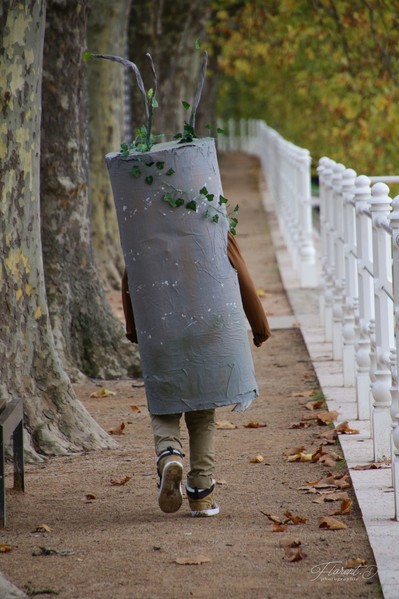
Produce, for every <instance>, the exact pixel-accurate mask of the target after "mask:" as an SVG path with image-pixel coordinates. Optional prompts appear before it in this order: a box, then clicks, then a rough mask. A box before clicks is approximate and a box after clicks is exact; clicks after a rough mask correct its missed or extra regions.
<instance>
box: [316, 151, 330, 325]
mask: <svg viewBox="0 0 399 599" xmlns="http://www.w3.org/2000/svg"><path fill="white" fill-rule="evenodd" d="M328 163H329V158H327V157H326V156H323V157H322V158H320V160H319V166H318V167H317V174H318V177H319V222H320V264H321V273H320V286H321V292H320V295H319V319H320V321H319V322H320V326H322V327H324V323H325V311H324V308H325V285H326V268H327V249H326V246H327V239H326V226H327V225H326V197H325V196H326V190H325V182H324V173H325V171H326V170H327V169H328Z"/></svg>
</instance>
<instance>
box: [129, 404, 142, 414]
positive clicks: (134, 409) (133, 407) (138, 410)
mask: <svg viewBox="0 0 399 599" xmlns="http://www.w3.org/2000/svg"><path fill="white" fill-rule="evenodd" d="M130 409H131V410H132V412H134V413H135V414H140V412H141V409H140V408H139V406H136V404H135V403H132V404H130Z"/></svg>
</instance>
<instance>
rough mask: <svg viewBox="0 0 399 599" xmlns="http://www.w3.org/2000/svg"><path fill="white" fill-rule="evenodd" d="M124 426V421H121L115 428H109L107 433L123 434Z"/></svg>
mask: <svg viewBox="0 0 399 599" xmlns="http://www.w3.org/2000/svg"><path fill="white" fill-rule="evenodd" d="M125 428H126V424H125V423H124V422H121V423H120V425H119V426H118V427H116V428H111V429H110V430H109V431H108V433H109V434H110V435H124V434H125V433H124V431H125Z"/></svg>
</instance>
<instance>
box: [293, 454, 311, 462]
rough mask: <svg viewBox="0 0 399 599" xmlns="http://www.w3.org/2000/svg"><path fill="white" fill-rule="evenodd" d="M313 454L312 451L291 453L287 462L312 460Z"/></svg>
mask: <svg viewBox="0 0 399 599" xmlns="http://www.w3.org/2000/svg"><path fill="white" fill-rule="evenodd" d="M311 461H312V454H311V453H303V452H301V453H296V454H295V455H289V456H288V458H287V462H311Z"/></svg>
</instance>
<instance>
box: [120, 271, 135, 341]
mask: <svg viewBox="0 0 399 599" xmlns="http://www.w3.org/2000/svg"><path fill="white" fill-rule="evenodd" d="M122 304H123V312H124V313H125V322H126V337H127V338H128V339H129V341H131V342H132V343H137V333H136V325H135V322H134V314H133V306H132V301H131V299H130V293H129V287H128V281H127V271H126V269H125V272H124V273H123V277H122Z"/></svg>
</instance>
